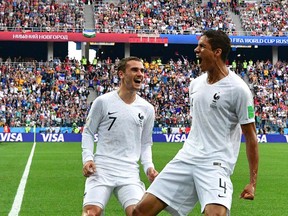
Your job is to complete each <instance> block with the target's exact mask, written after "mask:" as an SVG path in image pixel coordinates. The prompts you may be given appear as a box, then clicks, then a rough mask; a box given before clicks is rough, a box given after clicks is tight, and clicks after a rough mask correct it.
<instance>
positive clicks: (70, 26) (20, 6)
mask: <svg viewBox="0 0 288 216" xmlns="http://www.w3.org/2000/svg"><path fill="white" fill-rule="evenodd" d="M83 5H84V4H83V1H68V2H65V1H57V0H56V1H55V0H8V1H7V0H5V1H4V0H0V30H1V31H22V32H27V31H33V32H58V31H64V32H82V29H83V28H84V14H83V7H84V6H83Z"/></svg>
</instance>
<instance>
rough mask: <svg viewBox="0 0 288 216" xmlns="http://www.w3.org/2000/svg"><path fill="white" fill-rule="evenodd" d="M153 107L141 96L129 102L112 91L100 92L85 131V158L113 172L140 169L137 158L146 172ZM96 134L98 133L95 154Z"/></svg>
mask: <svg viewBox="0 0 288 216" xmlns="http://www.w3.org/2000/svg"><path fill="white" fill-rule="evenodd" d="M154 119H155V112H154V107H153V106H152V105H151V104H150V103H148V102H147V101H146V100H144V99H143V98H141V97H140V96H138V95H137V96H136V100H135V101H134V102H133V103H132V104H126V103H125V102H124V101H123V100H122V99H121V98H120V97H119V95H118V94H117V91H112V92H109V93H106V94H104V95H102V96H99V97H97V98H96V99H95V101H94V102H93V104H92V107H91V110H90V112H89V114H88V117H87V120H86V124H85V126H84V130H83V133H82V160H83V163H85V162H86V161H88V160H93V159H94V161H95V163H96V169H97V167H98V168H103V169H105V170H107V171H108V172H109V173H110V174H111V175H115V176H127V173H134V174H136V173H137V174H138V173H139V165H138V161H139V159H140V157H141V163H142V165H143V166H144V171H145V172H146V170H147V168H148V167H154V166H153V163H152V153H151V146H152V131H153V126H154ZM94 134H98V141H97V145H96V152H95V154H94V148H95V146H94Z"/></svg>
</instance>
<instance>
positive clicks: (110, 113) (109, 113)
mask: <svg viewBox="0 0 288 216" xmlns="http://www.w3.org/2000/svg"><path fill="white" fill-rule="evenodd" d="M114 113H117V112H108V115H112V114H114Z"/></svg>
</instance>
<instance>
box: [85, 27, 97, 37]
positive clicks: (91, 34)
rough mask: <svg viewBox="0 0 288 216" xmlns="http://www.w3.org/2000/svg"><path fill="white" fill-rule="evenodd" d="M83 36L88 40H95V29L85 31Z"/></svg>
mask: <svg viewBox="0 0 288 216" xmlns="http://www.w3.org/2000/svg"><path fill="white" fill-rule="evenodd" d="M83 36H84V37H87V38H93V37H95V36H96V32H95V30H94V29H86V30H83Z"/></svg>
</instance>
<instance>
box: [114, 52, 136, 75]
mask: <svg viewBox="0 0 288 216" xmlns="http://www.w3.org/2000/svg"><path fill="white" fill-rule="evenodd" d="M129 61H139V62H141V59H140V58H138V57H136V56H129V57H126V58H123V59H121V60H120V61H119V63H118V67H117V70H118V72H119V71H120V70H121V71H123V72H125V70H126V65H127V62H129Z"/></svg>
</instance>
